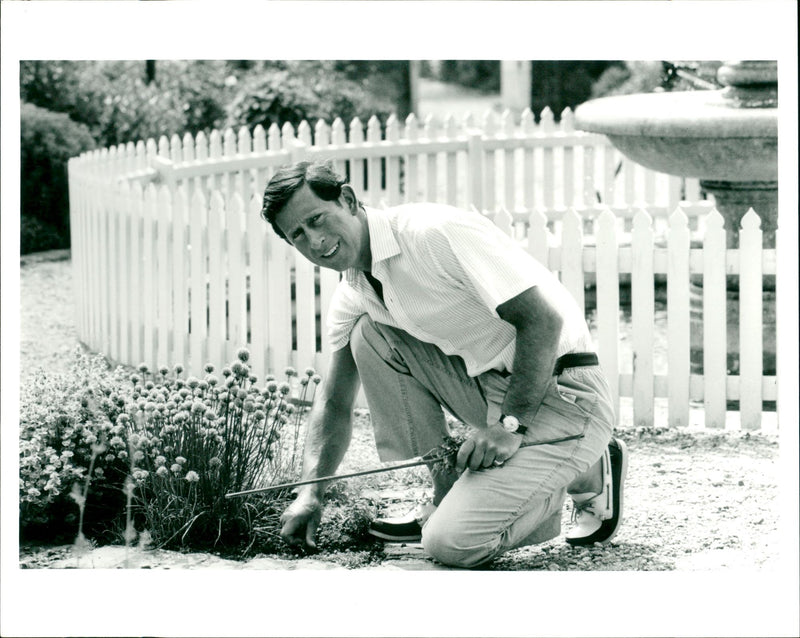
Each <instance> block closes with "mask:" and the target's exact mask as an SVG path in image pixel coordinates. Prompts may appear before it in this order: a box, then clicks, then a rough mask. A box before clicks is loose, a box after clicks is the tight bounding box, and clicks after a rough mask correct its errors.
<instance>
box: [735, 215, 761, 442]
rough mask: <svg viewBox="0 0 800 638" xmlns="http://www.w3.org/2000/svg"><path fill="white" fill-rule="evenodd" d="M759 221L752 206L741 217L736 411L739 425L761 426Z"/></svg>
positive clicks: (743, 426)
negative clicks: (738, 413) (738, 416)
mask: <svg viewBox="0 0 800 638" xmlns="http://www.w3.org/2000/svg"><path fill="white" fill-rule="evenodd" d="M762 235H763V231H762V230H761V220H760V219H759V217H758V215H756V213H755V211H754V210H753V209H752V208H751V209H749V210H748V211H747V213H746V214H745V216H744V217H743V218H742V229H741V231H740V233H739V260H740V263H741V264H747V268H741V272H740V274H739V369H740V372H739V402H740V407H739V410H740V412H741V423H742V428H743V429H747V430H753V429H757V428H759V427H760V426H761V403H762V387H761V383H762V382H761V378H762V376H763V366H764V364H763V361H764V360H763V356H764V352H763V349H764V319H763V317H764V312H763V297H762V295H763V291H762V285H763V267H762V259H761V251H762V241H763V239H762Z"/></svg>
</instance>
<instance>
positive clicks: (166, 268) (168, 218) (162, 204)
mask: <svg viewBox="0 0 800 638" xmlns="http://www.w3.org/2000/svg"><path fill="white" fill-rule="evenodd" d="M171 200H172V196H171V192H170V189H169V188H168V187H167V186H165V185H162V186H161V187H160V188H159V189H158V191H157V209H156V215H157V229H158V238H157V259H156V261H157V264H158V282H159V285H158V317H157V320H158V324H157V329H158V333H157V334H158V339H157V342H156V352H157V356H156V363H157V364H158V366H159V367H160V366H165V365H168V364H169V358H170V334H171V333H172V332H173V330H174V327H175V323H174V322H175V319H174V317H173V314H172V297H173V290H172V286H171V283H172V278H171V276H170V275H171V273H172V256H173V253H172V250H170V249H171V248H172V234H171V233H172V228H173V227H174V223H173V220H172V201H171Z"/></svg>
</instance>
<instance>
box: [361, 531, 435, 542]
mask: <svg viewBox="0 0 800 638" xmlns="http://www.w3.org/2000/svg"><path fill="white" fill-rule="evenodd" d="M369 533H370V534H371V535H372V536H375V537H376V538H380V539H382V540H385V541H389V542H391V543H416V542H419V541H421V540H422V535H421V534H419V535H416V536H392V535H391V534H385V533H383V532H379V531H377V530H369Z"/></svg>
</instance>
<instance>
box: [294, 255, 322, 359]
mask: <svg viewBox="0 0 800 638" xmlns="http://www.w3.org/2000/svg"><path fill="white" fill-rule="evenodd" d="M314 279H315V273H314V264H312V263H311V262H310V261H308V260H307V259H306V258H305V257H302V256H300V255H295V312H294V316H295V321H296V324H297V360H296V365H297V367H298V368H305V367H306V366H309V365H312V364H313V363H314V360H315V356H314V353H315V352H316V350H317V348H316V343H317V338H316V334H317V332H316V322H315V309H314V305H315V299H314Z"/></svg>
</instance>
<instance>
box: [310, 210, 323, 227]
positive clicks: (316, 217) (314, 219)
mask: <svg viewBox="0 0 800 638" xmlns="http://www.w3.org/2000/svg"><path fill="white" fill-rule="evenodd" d="M321 219H322V214H321V213H320V214H319V215H314V216H313V217H312V218H311V219H309V220H308V222H309V223H310V224H313V225H314V226H316V225H317V224H318V223H319V222H320V220H321Z"/></svg>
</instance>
